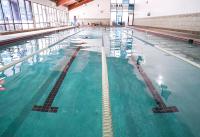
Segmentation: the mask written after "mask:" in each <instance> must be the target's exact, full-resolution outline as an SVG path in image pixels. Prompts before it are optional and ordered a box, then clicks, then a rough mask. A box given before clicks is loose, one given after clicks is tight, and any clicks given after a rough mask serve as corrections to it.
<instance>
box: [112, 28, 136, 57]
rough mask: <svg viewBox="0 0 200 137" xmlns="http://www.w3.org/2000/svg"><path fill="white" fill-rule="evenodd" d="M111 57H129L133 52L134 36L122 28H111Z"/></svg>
mask: <svg viewBox="0 0 200 137" xmlns="http://www.w3.org/2000/svg"><path fill="white" fill-rule="evenodd" d="M110 32H111V33H110V53H109V56H110V57H117V58H125V59H126V58H128V57H130V56H131V55H132V52H133V38H132V37H131V36H130V35H126V34H124V33H123V32H122V31H121V29H120V28H117V29H111V30H110Z"/></svg>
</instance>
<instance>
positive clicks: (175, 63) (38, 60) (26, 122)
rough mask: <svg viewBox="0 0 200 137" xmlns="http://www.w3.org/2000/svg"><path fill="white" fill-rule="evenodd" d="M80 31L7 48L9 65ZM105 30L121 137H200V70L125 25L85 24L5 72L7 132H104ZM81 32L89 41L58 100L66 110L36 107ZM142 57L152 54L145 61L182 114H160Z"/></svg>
mask: <svg viewBox="0 0 200 137" xmlns="http://www.w3.org/2000/svg"><path fill="white" fill-rule="evenodd" d="M79 31H80V30H70V31H62V32H59V33H55V34H51V35H47V36H44V37H43V38H40V39H32V40H28V41H24V42H19V43H15V44H12V45H10V46H8V47H2V48H1V49H0V55H3V56H2V57H3V58H2V59H1V66H4V65H6V64H9V63H11V62H13V61H15V60H17V59H19V58H22V57H25V56H27V55H29V54H31V53H34V52H35V51H38V50H40V49H42V48H44V47H46V46H49V45H51V44H52V43H55V42H58V41H59V40H61V39H63V38H65V37H66V36H68V35H69V34H74V33H77V32H79ZM102 35H103V36H104V47H105V51H106V56H107V67H108V79H109V94H110V104H111V114H112V127H113V133H114V137H200V132H199V131H200V124H199V123H200V118H199V115H200V111H199V110H198V108H199V106H198V101H199V99H200V93H199V88H200V70H199V69H198V68H195V67H193V66H192V65H190V64H188V63H185V62H183V61H181V60H179V59H177V58H175V57H173V56H169V55H167V54H166V53H163V52H161V51H159V50H157V49H155V48H154V47H152V46H150V45H148V44H147V43H144V42H142V41H139V40H137V39H135V38H134V37H132V36H130V35H127V30H125V29H123V28H108V29H104V28H87V29H81V31H80V32H79V33H77V34H75V35H73V36H71V37H68V38H66V39H64V40H63V41H60V42H58V43H56V44H55V45H52V46H51V47H50V48H48V49H47V50H45V51H43V52H40V53H39V54H36V55H34V56H33V57H31V58H29V59H27V60H25V61H23V62H21V63H18V64H16V65H14V66H12V67H10V68H8V69H6V70H4V71H2V72H1V75H0V77H1V78H4V81H5V84H3V87H5V88H6V90H5V91H0V110H1V111H0V136H1V137H27V136H29V137H101V136H103V134H102V130H103V128H102V126H103V125H102V117H103V116H102V61H101V46H102ZM76 38H79V39H82V40H83V41H84V42H85V44H83V45H81V46H82V49H81V50H80V52H79V53H78V55H77V57H76V58H75V60H74V61H73V63H72V65H71V66H70V68H69V70H68V72H67V75H66V77H65V78H64V81H63V83H62V85H61V87H60V88H59V90H58V93H57V95H56V96H55V99H54V101H53V104H52V107H58V112H57V113H49V112H38V111H32V108H33V106H34V105H42V104H44V102H45V100H46V99H47V97H48V95H49V93H50V91H51V89H52V88H53V86H54V85H55V83H56V81H57V79H58V78H59V76H60V74H61V73H62V70H63V68H64V66H65V65H66V64H67V62H68V61H69V60H70V58H71V56H72V54H73V53H74V52H75V50H76V48H77V45H74V44H71V43H70V41H71V40H73V39H76ZM52 39H54V40H52ZM39 41H43V42H39ZM51 41H52V42H51ZM138 55H142V56H143V57H144V62H143V63H142V67H143V69H144V71H145V72H146V74H147V75H148V77H149V78H150V80H151V81H152V83H153V85H154V86H155V88H156V89H157V90H158V93H159V94H160V96H161V97H162V99H163V100H164V102H165V103H166V105H167V106H176V107H177V108H178V109H179V112H176V113H165V114H156V113H153V112H152V108H153V107H155V106H156V103H155V101H154V100H153V98H152V95H151V94H150V92H149V90H148V88H147V86H146V84H145V82H144V80H143V79H142V77H141V75H140V74H139V73H138V71H137V69H136V68H135V67H134V66H133V60H132V58H131V57H132V56H135V57H137V56H138Z"/></svg>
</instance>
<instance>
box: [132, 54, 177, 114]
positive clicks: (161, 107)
mask: <svg viewBox="0 0 200 137" xmlns="http://www.w3.org/2000/svg"><path fill="white" fill-rule="evenodd" d="M132 60H133V65H134V66H135V68H137V70H138V71H139V73H140V75H141V76H142V78H143V79H144V81H145V83H146V85H147V87H148V89H149V91H150V92H151V94H152V96H153V98H154V100H155V102H156V104H157V106H156V107H154V108H153V109H152V111H153V112H154V113H172V112H178V109H177V107H176V106H171V107H167V106H166V104H165V102H164V101H163V99H162V97H161V96H160V95H159V93H158V91H157V90H156V88H155V87H154V86H153V84H152V82H151V80H150V79H149V77H148V76H147V74H146V73H145V72H144V70H143V69H142V67H141V66H140V65H138V64H137V63H136V61H135V59H134V57H133V56H132Z"/></svg>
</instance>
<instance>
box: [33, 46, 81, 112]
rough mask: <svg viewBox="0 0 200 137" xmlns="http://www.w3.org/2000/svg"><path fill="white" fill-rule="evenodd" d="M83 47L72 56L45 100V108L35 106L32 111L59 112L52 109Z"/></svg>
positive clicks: (55, 108) (54, 108)
mask: <svg viewBox="0 0 200 137" xmlns="http://www.w3.org/2000/svg"><path fill="white" fill-rule="evenodd" d="M80 48H81V47H78V48H77V49H76V51H75V52H74V54H73V55H72V56H71V58H70V60H69V62H68V63H67V64H66V66H65V67H64V69H63V71H62V73H61V74H60V76H59V78H58V80H57V81H56V84H55V85H54V87H53V89H52V90H51V92H50V93H49V95H48V97H47V99H46V100H45V102H44V104H43V106H37V105H35V106H33V108H32V110H33V111H40V112H53V113H56V112H57V111H58V107H52V104H53V101H54V99H55V97H56V95H57V93H58V91H59V89H60V86H61V85H62V82H63V80H64V78H65V76H66V74H67V72H68V70H69V68H70V66H71V64H72V62H73V61H74V59H75V58H76V56H77V54H78V52H79V50H80Z"/></svg>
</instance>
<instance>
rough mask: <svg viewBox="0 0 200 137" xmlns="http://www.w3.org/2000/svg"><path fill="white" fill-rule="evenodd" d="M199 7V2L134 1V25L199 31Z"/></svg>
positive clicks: (169, 0)
mask: <svg viewBox="0 0 200 137" xmlns="http://www.w3.org/2000/svg"><path fill="white" fill-rule="evenodd" d="M147 1H148V3H147ZM199 5H200V0H135V21H134V24H135V25H143V26H153V27H162V28H172V29H182V30H190V31H200V25H199V23H198V22H199V21H200V7H199ZM148 12H150V14H151V16H149V17H148V16H147V13H148Z"/></svg>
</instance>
